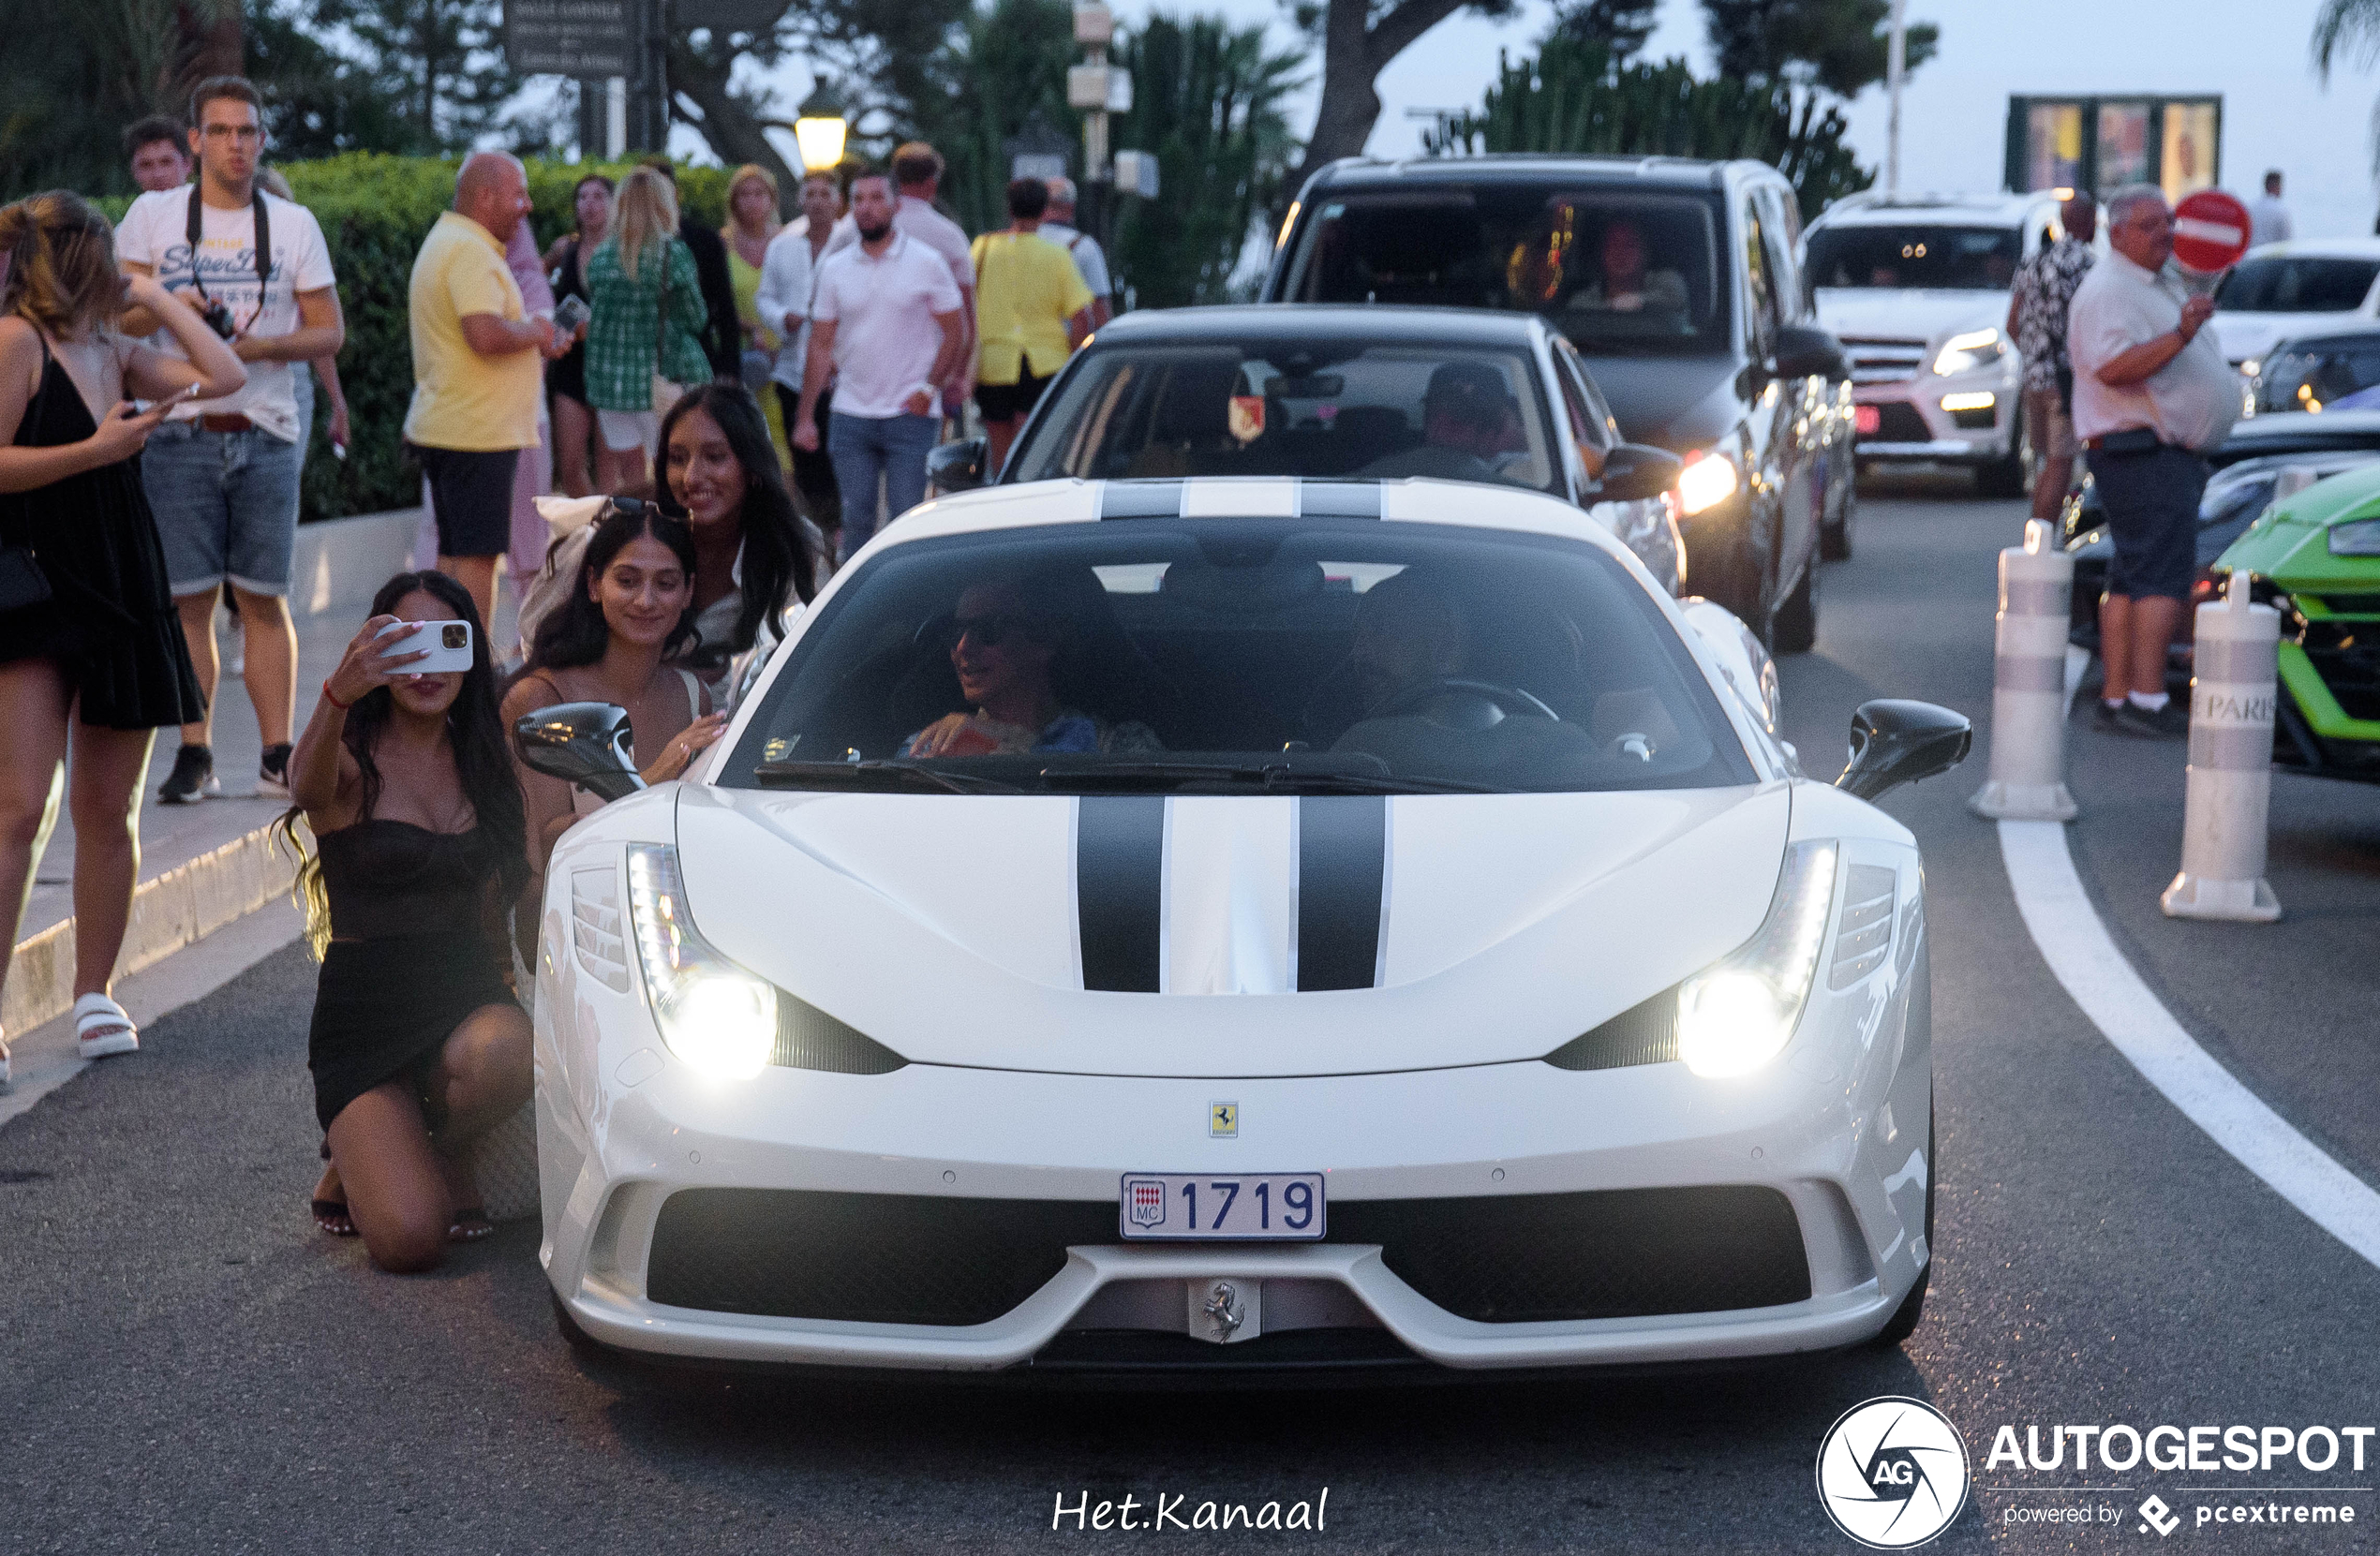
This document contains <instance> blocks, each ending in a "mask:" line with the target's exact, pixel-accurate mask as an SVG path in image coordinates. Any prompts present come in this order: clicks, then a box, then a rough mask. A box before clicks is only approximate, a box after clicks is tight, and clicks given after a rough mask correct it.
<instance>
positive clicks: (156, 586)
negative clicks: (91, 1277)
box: [0, 194, 247, 1083]
mask: <svg viewBox="0 0 2380 1556" xmlns="http://www.w3.org/2000/svg"><path fill="white" fill-rule="evenodd" d="M0 274H5V279H0V435H5V437H6V442H5V444H4V445H0V901H6V902H7V904H8V908H7V912H8V931H9V932H8V934H7V936H6V937H0V982H5V980H6V977H7V966H8V953H9V948H10V947H11V946H13V945H14V944H15V943H16V938H17V937H16V929H17V920H18V915H19V914H21V913H22V911H23V909H24V900H25V888H26V885H27V883H28V882H30V881H31V879H32V876H33V869H34V865H35V863H36V861H37V860H38V859H39V858H40V856H41V851H42V845H43V844H44V843H46V842H47V841H48V840H49V836H50V827H51V824H52V822H54V821H55V820H56V819H57V811H56V805H57V794H56V792H55V790H54V789H53V787H52V784H53V781H54V779H55V778H56V776H57V773H58V766H59V763H61V762H63V761H65V760H66V758H67V753H68V748H69V747H71V748H72V754H73V759H74V760H73V762H72V763H71V764H70V765H71V772H72V777H71V778H70V780H69V782H68V785H67V799H68V803H69V805H70V806H71V807H72V809H73V814H74V826H75V851H74V908H75V983H74V989H75V994H76V996H77V998H76V1000H75V1002H74V1016H75V1030H76V1037H77V1039H78V1046H79V1048H80V1050H81V1052H82V1057H83V1058H85V1059H97V1058H99V1057H101V1056H104V1055H108V1054H122V1053H129V1052H131V1051H132V1050H133V1049H135V1048H137V1047H138V1046H139V1045H140V1037H139V1034H138V1033H137V1032H136V1031H135V1030H133V1026H132V1019H131V1017H130V1016H128V1015H126V1014H125V1013H124V1007H123V1006H121V1005H118V1004H117V1003H116V1002H115V1001H114V1000H113V999H112V998H111V997H110V995H109V993H108V985H109V981H110V979H111V978H112V976H113V975H114V971H115V959H116V953H117V952H118V951H119V950H120V949H121V948H122V946H123V943H124V930H125V926H126V923H127V922H128V921H129V919H130V917H131V912H132V884H133V880H134V878H135V876H136V875H137V874H138V873H139V869H140V864H141V848H140V835H139V832H138V829H137V822H138V818H139V815H140V803H139V801H140V793H141V781H142V775H143V774H144V773H145V772H146V771H147V769H148V762H149V742H150V739H151V737H152V735H153V734H155V732H156V729H157V727H158V726H159V725H163V724H180V723H184V722H186V721H188V720H190V719H197V718H199V717H200V716H201V713H202V712H203V710H204V706H205V704H203V703H202V702H201V699H200V696H199V682H198V677H197V675H196V674H193V672H192V671H191V668H190V656H189V650H188V648H187V647H186V645H184V643H183V641H182V629H181V626H180V623H179V622H178V620H177V619H176V617H175V615H174V614H173V600H172V598H171V596H170V595H169V594H168V592H167V589H166V579H165V560H164V557H163V555H162V554H161V552H160V550H159V548H158V544H157V526H156V519H155V518H153V517H152V516H151V515H150V512H149V503H148V498H147V496H145V495H143V493H142V491H141V471H140V454H141V445H142V444H143V443H145V442H147V441H148V437H149V433H150V430H151V429H152V428H154V427H155V426H156V424H157V422H159V421H160V420H161V419H163V417H164V415H165V411H166V409H167V406H166V404H164V403H158V404H156V405H152V406H151V407H150V408H148V409H147V410H136V409H135V408H133V407H132V406H130V405H128V404H126V403H124V402H125V401H126V398H127V397H128V396H135V395H137V396H140V397H141V398H143V399H151V400H156V401H159V402H165V401H168V400H170V399H174V398H179V397H180V394H181V392H183V391H186V390H189V389H191V388H193V387H195V388H196V389H197V390H198V391H199V393H201V394H202V395H207V396H215V395H221V394H229V393H233V392H234V391H236V390H237V389H238V388H239V387H240V386H241V385H242V384H243V383H245V382H246V381H247V370H246V369H245V368H244V367H242V366H241V365H240V361H239V359H238V358H237V357H235V356H233V355H232V354H231V348H229V347H227V346H226V345H224V344H223V342H222V341H220V340H218V339H216V336H215V334H214V333H212V332H211V331H209V330H208V329H207V327H206V326H205V325H204V324H203V323H201V321H200V319H199V317H198V315H196V314H194V313H192V312H191V311H190V310H189V309H188V308H186V307H185V306H184V305H183V304H181V303H179V302H177V301H175V300H174V299H173V298H172V297H171V296H170V295H168V294H167V292H166V291H165V289H163V288H162V287H160V286H158V285H157V284H156V281H155V280H153V279H151V278H149V277H147V276H142V277H141V278H140V279H138V280H136V281H133V282H131V283H129V284H128V286H127V283H126V281H125V280H124V279H123V278H122V277H121V276H120V275H118V274H117V272H116V263H115V239H114V234H113V231H112V229H110V227H109V226H108V223H107V220H106V218H105V217H103V216H101V215H98V213H97V212H95V211H93V210H92V209H91V208H90V207H89V206H88V205H86V204H84V203H83V202H82V200H79V199H77V198H76V197H74V196H73V195H69V194H47V195H35V196H32V197H31V198H29V199H26V200H18V201H17V202H16V203H14V204H12V205H8V206H6V207H0ZM127 302H129V303H131V304H137V305H139V306H141V307H143V308H146V309H148V310H149V311H150V312H151V313H152V314H154V315H155V316H156V320H157V322H158V324H159V325H161V326H162V327H163V328H164V329H165V330H166V331H167V332H168V333H171V335H172V337H173V338H174V340H175V341H176V342H177V343H178V344H179V345H180V346H181V348H182V350H183V352H184V357H170V356H166V355H164V354H162V353H160V352H157V351H154V350H151V349H150V348H147V347H145V346H142V345H141V344H139V343H138V342H136V341H133V340H130V339H127V338H126V337H125V336H123V335H121V334H119V333H117V332H116V331H115V329H114V328H113V326H114V324H115V322H116V319H117V316H118V314H119V313H120V312H121V311H122V309H123V307H124V305H125V304H126V303H127ZM185 358H186V359H187V360H185ZM7 1079H8V1045H7V1039H6V1038H5V1036H0V1083H5V1082H7Z"/></svg>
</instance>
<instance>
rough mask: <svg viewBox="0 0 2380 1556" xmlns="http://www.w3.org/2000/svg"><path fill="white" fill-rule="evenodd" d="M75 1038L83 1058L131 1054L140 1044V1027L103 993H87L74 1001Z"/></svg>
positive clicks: (103, 1057) (122, 1008) (121, 1007)
mask: <svg viewBox="0 0 2380 1556" xmlns="http://www.w3.org/2000/svg"><path fill="white" fill-rule="evenodd" d="M74 1037H75V1045H76V1046H77V1047H78V1048H80V1049H81V1050H82V1057H83V1058H84V1059H105V1058H107V1057H108V1056H109V1055H110V1054H128V1053H133V1052H135V1051H137V1050H138V1049H139V1048H140V1046H141V1029H140V1028H138V1027H135V1026H134V1025H133V1024H132V1017H131V1016H130V1015H127V1014H126V1011H125V1008H124V1007H123V1006H122V1005H119V1004H117V1003H116V1002H115V1001H114V1000H111V999H109V998H108V997H107V996H106V995H104V994H86V995H84V996H83V997H82V999H80V1000H76V1001H75V1002H74Z"/></svg>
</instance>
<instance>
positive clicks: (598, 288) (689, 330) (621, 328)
mask: <svg viewBox="0 0 2380 1556" xmlns="http://www.w3.org/2000/svg"><path fill="white" fill-rule="evenodd" d="M586 279H587V296H588V303H589V304H591V306H592V309H593V311H592V313H591V314H590V316H589V317H588V323H587V403H588V405H589V406H591V407H593V408H594V410H595V421H596V425H597V428H598V432H599V437H598V441H599V442H600V443H601V445H602V448H601V450H600V451H599V454H598V474H599V476H600V477H601V478H602V483H603V488H604V490H606V491H611V492H617V491H619V490H620V489H621V488H623V487H625V486H627V485H628V484H629V483H630V482H636V481H641V480H643V479H645V474H646V470H645V462H646V460H647V458H649V457H650V456H651V455H652V452H653V449H654V444H655V440H656V438H657V437H658V435H659V433H660V431H661V418H662V412H663V411H665V410H667V409H668V408H669V402H670V401H672V400H674V399H676V398H677V394H676V393H675V392H674V391H672V390H670V389H668V388H666V387H665V386H663V387H662V388H661V389H660V390H659V391H658V399H657V389H656V385H655V382H654V378H655V376H656V375H658V376H659V377H660V378H662V379H664V380H666V382H667V384H677V385H684V384H698V383H707V382H709V381H710V376H711V374H710V363H709V361H708V359H707V358H706V357H705V356H704V355H703V348H702V344H701V342H700V340H699V339H698V338H697V337H698V336H699V335H700V333H701V332H702V329H703V326H704V325H705V324H706V323H707V322H708V320H709V315H708V313H707V311H706V310H705V307H704V304H703V294H702V288H701V285H700V283H699V282H697V281H696V279H695V276H694V256H693V253H692V251H691V250H690V249H688V248H687V246H686V245H685V243H684V242H683V241H682V240H680V239H679V238H678V236H677V193H676V191H674V190H673V189H672V188H671V187H670V184H669V181H668V180H667V179H665V178H663V177H662V175H661V174H659V173H657V172H655V171H654V170H652V169H650V168H639V169H637V170H635V171H634V172H632V173H630V174H629V175H628V177H627V178H625V179H623V180H621V182H620V186H619V213H618V216H617V219H616V220H615V221H614V223H613V228H612V232H611V234H610V236H608V237H606V238H605V239H604V240H603V241H602V243H601V244H599V245H596V248H595V252H594V253H593V254H591V255H589V256H588V259H587V263H586ZM664 304H666V314H667V319H666V321H664V319H663V313H664Z"/></svg>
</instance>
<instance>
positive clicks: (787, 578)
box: [520, 383, 826, 708]
mask: <svg viewBox="0 0 2380 1556" xmlns="http://www.w3.org/2000/svg"><path fill="white" fill-rule="evenodd" d="M661 439H662V469H661V472H660V475H661V479H660V481H659V482H658V483H657V486H658V495H659V497H660V501H661V506H662V509H663V510H664V511H668V512H670V513H673V514H676V515H679V516H682V517H683V518H684V520H685V521H686V523H687V525H688V526H691V528H692V532H693V537H694V631H693V635H692V637H690V638H689V639H687V640H686V642H685V644H684V645H682V646H680V647H678V648H677V649H673V650H672V651H671V652H670V654H669V656H668V659H669V662H671V663H673V664H676V665H679V666H682V667H684V668H686V669H689V670H692V671H693V672H694V674H696V675H697V676H699V677H700V678H701V679H702V682H703V685H704V687H705V688H706V689H707V690H708V691H709V692H710V695H711V701H712V704H713V705H714V706H718V707H722V708H723V707H725V706H726V705H727V704H729V703H730V702H731V701H732V700H733V699H734V695H735V691H736V680H737V677H738V674H739V672H740V671H741V670H742V669H743V668H744V667H745V666H747V665H749V664H750V663H751V660H752V659H753V657H755V656H756V655H759V654H765V653H766V651H767V650H768V649H769V648H771V647H773V646H774V645H776V643H777V641H778V639H779V638H781V637H782V636H783V635H784V619H785V615H786V613H787V612H789V611H791V610H792V609H793V608H794V607H795V606H796V605H800V604H805V603H807V602H808V601H809V600H810V599H811V597H812V596H813V595H815V594H816V593H817V592H818V590H817V579H818V571H819V567H820V564H821V559H822V557H823V556H824V555H825V551H826V540H825V538H824V537H823V536H822V535H820V534H819V532H818V526H816V525H813V524H811V522H810V521H809V520H807V519H805V518H803V517H802V516H801V515H800V513H799V512H798V511H796V509H795V507H794V499H793V497H792V496H789V495H788V494H787V492H786V490H785V475H784V471H783V469H782V467H780V466H779V465H778V463H777V456H776V453H775V452H774V451H773V450H772V449H771V448H770V446H769V442H768V423H767V422H765V421H763V420H762V419H761V414H760V402H759V401H757V400H755V399H753V398H752V396H751V391H750V390H747V389H745V388H744V387H743V386H742V385H741V384H735V383H707V384H705V385H703V386H702V387H701V388H699V389H692V390H689V391H687V392H686V393H685V394H684V395H683V396H682V397H681V398H680V399H679V400H678V402H677V404H676V405H675V406H673V407H671V408H670V411H669V414H668V416H666V417H665V418H663V419H662V425H661ZM591 534H592V529H591V527H589V528H582V529H579V530H577V531H575V532H573V534H570V535H567V536H564V537H563V538H562V539H561V540H560V541H558V542H556V544H555V546H554V549H553V550H552V551H551V552H550V553H549V554H548V555H547V556H546V561H545V567H544V569H543V571H541V572H540V573H539V574H538V577H537V580H536V582H535V583H534V584H533V585H530V587H529V588H528V591H527V592H526V597H525V598H524V599H523V600H522V603H521V612H520V624H521V636H522V638H523V639H524V640H526V641H528V642H531V643H534V642H535V641H536V639H537V635H538V633H539V631H540V630H542V629H543V624H544V622H545V620H546V619H547V618H548V617H549V616H551V615H553V614H555V613H556V612H557V611H558V610H560V609H561V607H562V605H563V603H564V602H566V601H567V600H570V599H571V598H572V597H573V595H576V594H579V593H582V592H584V590H583V588H582V586H581V585H579V584H578V583H577V582H576V580H577V579H578V578H579V576H580V574H581V571H582V566H581V565H582V563H583V561H584V560H585V556H586V553H585V550H584V548H585V547H586V546H587V545H588V541H589V537H590V536H591Z"/></svg>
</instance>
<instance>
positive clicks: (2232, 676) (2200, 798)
mask: <svg viewBox="0 0 2380 1556" xmlns="http://www.w3.org/2000/svg"><path fill="white" fill-rule="evenodd" d="M2280 642H2281V613H2280V612H2278V611H2276V610H2274V609H2273V608H2272V607H2271V606H2269V605H2256V604H2252V603H2250V602H2249V600H2248V575H2247V574H2246V573H2245V572H2234V573H2233V574H2232V575H2231V587H2230V590H2229V592H2228V593H2227V594H2226V595H2225V596H2224V598H2223V599H2221V600H2209V601H2208V602H2207V603H2206V604H2204V605H2201V606H2199V607H2198V627H2197V648H2196V650H2195V671H2194V674H2192V676H2191V678H2190V774H2189V797H2188V799H2187V800H2186V801H2185V802H2184V808H2183V811H2182V818H2181V873H2180V874H2179V875H2177V876H2175V877H2174V881H2173V884H2172V885H2170V886H2167V887H2166V888H2165V890H2164V896H2162V897H2159V898H2158V899H2157V900H2158V902H2159V903H2160V904H2162V905H2163V906H2164V910H2165V911H2166V913H2167V914H2168V915H2169V916H2171V917H2174V918H2227V919H2246V920H2249V921H2251V922H2253V923H2257V924H2269V923H2271V922H2272V921H2273V920H2274V919H2277V918H2279V917H2280V916H2281V899H2280V898H2279V897H2274V896H2273V895H2272V888H2271V887H2270V886H2269V885H2268V884H2266V882H2265V880H2264V873H2265V820H2266V814H2267V812H2268V811H2269V810H2270V808H2271V806H2272V708H2273V676H2274V671H2275V668H2276V663H2277V660H2278V658H2279V654H2280V647H2279V645H2280Z"/></svg>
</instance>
